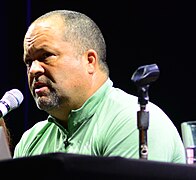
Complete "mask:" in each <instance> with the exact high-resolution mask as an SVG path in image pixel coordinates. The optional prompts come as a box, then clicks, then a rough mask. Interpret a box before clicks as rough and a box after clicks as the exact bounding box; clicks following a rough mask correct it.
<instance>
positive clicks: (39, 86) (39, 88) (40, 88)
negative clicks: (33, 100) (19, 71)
mask: <svg viewBox="0 0 196 180" xmlns="http://www.w3.org/2000/svg"><path fill="white" fill-rule="evenodd" d="M47 89H48V86H47V85H46V84H45V83H41V82H36V83H35V84H34V85H33V92H34V94H37V95H38V96H43V95H44V94H45V93H44V92H46V90H47Z"/></svg>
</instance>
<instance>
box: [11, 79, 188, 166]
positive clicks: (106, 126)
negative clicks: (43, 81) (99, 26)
mask: <svg viewBox="0 0 196 180" xmlns="http://www.w3.org/2000/svg"><path fill="white" fill-rule="evenodd" d="M146 108H147V111H149V127H148V130H147V133H148V136H147V142H148V159H149V160H157V161H165V162H176V163H185V151H184V146H183V143H182V140H181V137H180V135H179V133H178V131H177V129H176V127H175V126H174V124H173V123H172V121H171V120H170V119H169V118H168V116H167V115H166V114H165V113H164V112H163V111H162V110H161V109H160V108H159V107H157V106H156V105H154V104H153V103H151V102H149V103H148V104H147V105H146ZM139 110H140V107H139V104H138V98H137V97H136V96H133V95H130V94H128V93H126V92H124V91H123V90H121V89H118V88H115V87H113V82H112V81H111V80H110V79H108V80H107V81H106V82H105V83H104V84H103V85H102V86H101V87H100V88H99V89H98V90H97V91H96V93H94V95H92V96H91V97H90V98H89V99H88V100H87V101H86V102H85V103H84V104H83V106H82V107H81V108H80V109H77V110H72V111H71V113H70V115H69V118H68V128H67V129H65V128H63V127H62V126H61V125H60V124H58V123H57V121H56V119H55V118H54V117H52V116H49V117H48V118H47V120H44V121H40V122H38V123H36V124H35V125H34V126H33V127H32V128H30V129H29V130H27V131H26V132H25V133H24V134H23V136H22V138H21V140H20V141H19V143H18V144H17V145H16V147H15V152H14V158H16V157H24V156H33V155H39V154H44V153H51V152H65V153H76V154H86V155H93V156H121V157H125V158H137V159H138V158H139V130H138V127H137V111H139Z"/></svg>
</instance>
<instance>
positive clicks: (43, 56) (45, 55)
mask: <svg viewBox="0 0 196 180" xmlns="http://www.w3.org/2000/svg"><path fill="white" fill-rule="evenodd" d="M52 55H53V54H52V53H49V52H45V53H43V54H42V55H41V56H40V57H39V61H41V62H43V61H47V59H48V58H49V57H50V56H52Z"/></svg>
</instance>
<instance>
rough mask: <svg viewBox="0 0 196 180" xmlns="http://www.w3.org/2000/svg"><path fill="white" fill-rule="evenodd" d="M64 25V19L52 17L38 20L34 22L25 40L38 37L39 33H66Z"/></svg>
mask: <svg viewBox="0 0 196 180" xmlns="http://www.w3.org/2000/svg"><path fill="white" fill-rule="evenodd" d="M63 30H64V23H63V21H62V18H59V17H58V16H57V17H56V16H55V17H53V16H52V17H50V18H44V19H41V20H36V21H35V22H33V23H32V24H31V25H30V26H29V28H28V30H27V33H26V35H25V39H28V38H32V37H33V36H36V35H38V34H39V33H43V32H44V33H46V34H49V33H51V34H53V33H55V34H59V33H62V32H64V31H63Z"/></svg>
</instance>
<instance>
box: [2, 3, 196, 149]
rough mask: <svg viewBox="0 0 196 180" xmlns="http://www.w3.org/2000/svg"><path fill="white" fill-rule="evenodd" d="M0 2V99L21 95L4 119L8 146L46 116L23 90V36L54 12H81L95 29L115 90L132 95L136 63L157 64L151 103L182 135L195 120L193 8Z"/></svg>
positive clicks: (186, 6) (137, 64)
mask: <svg viewBox="0 0 196 180" xmlns="http://www.w3.org/2000/svg"><path fill="white" fill-rule="evenodd" d="M16 3H18V4H17V6H16V5H14V4H15V3H14V4H12V3H11V2H9V1H5V0H4V1H1V12H0V17H1V28H0V33H1V43H0V47H1V71H0V76H1V79H0V82H1V89H0V95H1V97H2V96H3V95H4V93H5V92H6V91H8V90H11V89H13V88H17V89H19V90H21V91H22V93H23V95H24V101H23V103H22V104H21V106H20V107H19V108H17V109H15V110H13V111H12V112H10V113H8V114H7V115H6V116H5V117H4V118H5V120H6V124H7V126H8V128H9V130H10V134H11V138H12V141H13V147H14V146H15V144H16V143H17V142H18V140H19V139H20V137H21V135H22V133H23V132H24V131H25V130H26V129H28V128H29V127H31V126H32V125H33V124H34V123H35V122H37V121H40V120H43V119H45V118H46V117H47V114H45V113H44V112H43V111H40V110H38V109H37V107H36V105H35V103H34V101H33V99H32V97H31V95H30V93H29V90H28V87H27V82H26V69H25V66H24V64H23V37H24V35H25V32H26V30H27V26H28V25H29V24H30V22H31V21H33V20H34V19H35V18H37V17H38V16H40V15H42V14H43V13H45V12H47V11H50V10H55V9H70V10H76V11H80V12H83V13H85V14H86V15H88V16H89V17H91V18H92V19H93V20H94V21H95V22H96V23H97V24H98V26H99V27H100V29H101V30H102V32H103V35H104V37H105V40H106V43H107V61H108V65H109V68H110V77H111V79H112V81H113V82H114V86H116V87H119V88H121V89H123V90H125V91H126V92H128V93H131V94H135V95H137V91H136V87H135V85H134V84H133V82H132V81H131V76H132V74H133V72H134V71H135V70H136V69H137V68H138V67H139V66H141V65H146V64H152V63H156V64H157V65H158V67H159V69H160V77H159V78H158V80H157V81H156V82H154V83H153V84H151V85H150V88H149V98H150V101H152V102H154V103H155V104H157V105H158V106H159V107H161V108H162V109H163V110H164V111H165V112H166V114H167V115H168V116H169V117H170V118H171V120H172V121H173V123H174V124H175V125H176V127H177V128H178V130H179V132H180V134H181V127H180V125H181V123H182V122H184V121H194V120H196V112H195V101H196V95H195V77H196V74H195V72H196V71H195V62H194V61H195V30H196V29H195V17H196V14H195V8H194V4H193V3H191V2H189V1H184V2H183V1H182V2H180V1H177V0H176V1H174V0H170V1H167V0H164V1H162V0H158V1H157V0H154V1H152V0H148V1H146V0H144V1H140V0H131V1H125V0H121V1H109V2H107V1H100V0H99V1H98V0H91V1H87V0H64V1H63V0H50V1H49V0H40V1H36V0H32V1H30V0H26V1H25V0H21V1H19V2H16Z"/></svg>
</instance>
